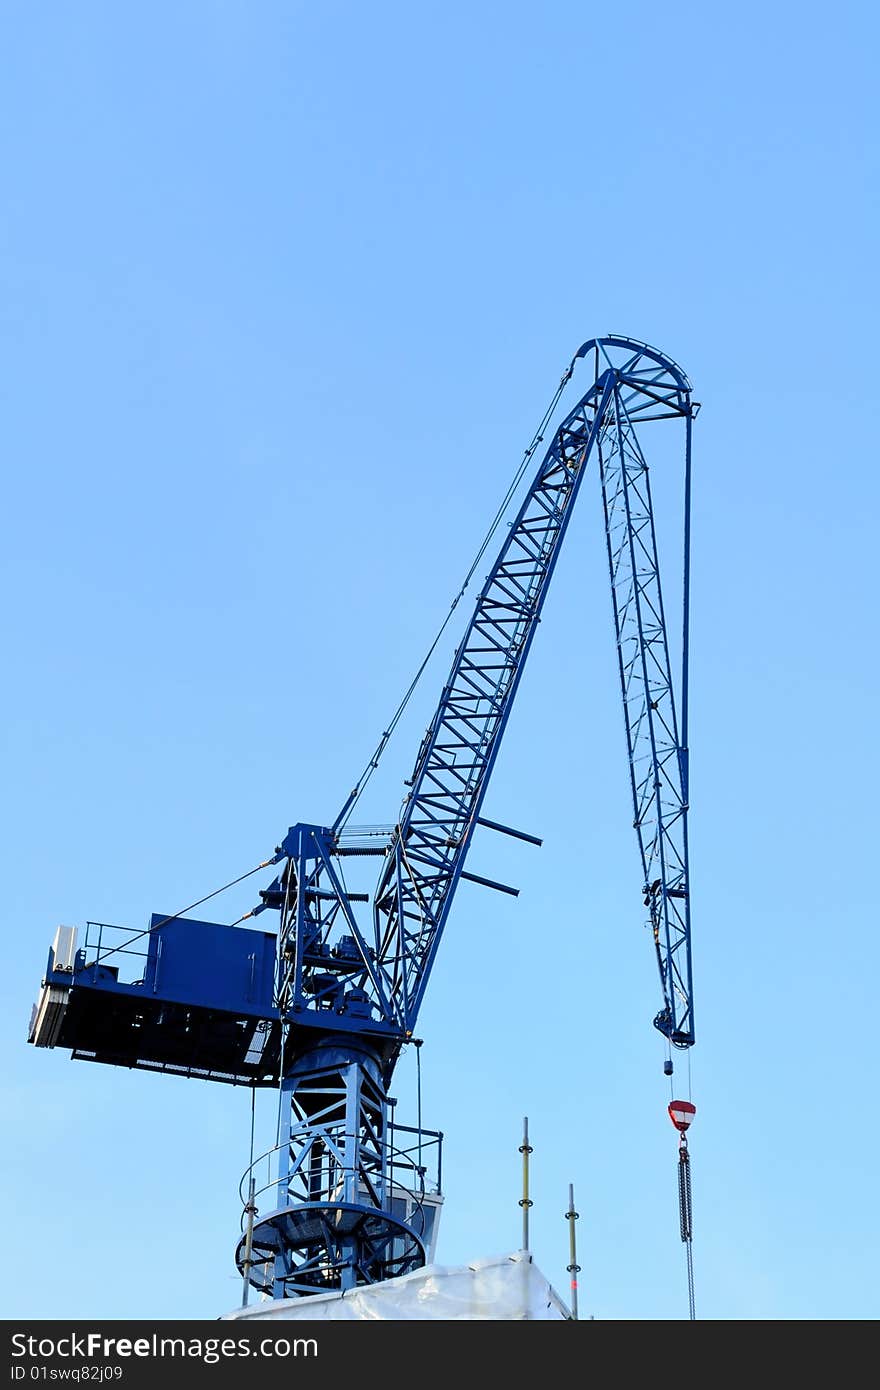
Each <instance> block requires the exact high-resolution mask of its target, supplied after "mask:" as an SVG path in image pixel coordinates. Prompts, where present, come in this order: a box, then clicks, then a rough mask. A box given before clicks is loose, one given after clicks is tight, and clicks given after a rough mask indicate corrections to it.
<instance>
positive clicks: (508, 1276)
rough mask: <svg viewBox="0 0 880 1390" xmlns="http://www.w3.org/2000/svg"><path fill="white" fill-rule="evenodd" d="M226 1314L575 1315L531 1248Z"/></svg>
mask: <svg viewBox="0 0 880 1390" xmlns="http://www.w3.org/2000/svg"><path fill="white" fill-rule="evenodd" d="M222 1316H223V1318H224V1319H226V1318H302V1319H304V1320H305V1321H307V1322H317V1321H323V1320H324V1319H335V1320H346V1321H352V1322H354V1321H360V1322H369V1321H373V1322H375V1321H382V1322H402V1321H405V1320H410V1319H421V1320H422V1321H424V1320H426V1319H436V1320H438V1321H447V1322H450V1321H455V1320H456V1319H459V1318H481V1319H484V1320H486V1319H493V1320H494V1319H505V1318H506V1319H520V1320H523V1319H529V1318H557V1319H566V1318H569V1317H570V1316H571V1315H570V1313H569V1310H568V1309H567V1308H566V1306H565V1304H564V1303H563V1302H562V1299H561V1298H560V1297H559V1295H558V1294H557V1293H556V1292H555V1291H554V1289H553V1288H552V1287H551V1285H550V1284H549V1283H548V1282H547V1280H546V1279H545V1278H544V1276H543V1274H542V1273H541V1271H540V1270H539V1269H538V1267H537V1265H536V1264H535V1263H534V1261H533V1259H532V1256H531V1255H530V1254H529V1252H528V1251H527V1250H517V1251H515V1252H514V1253H513V1254H510V1255H502V1256H499V1257H498V1258H497V1259H486V1260H475V1261H474V1262H473V1263H472V1264H468V1265H460V1266H457V1267H448V1266H446V1265H436V1264H435V1265H426V1266H425V1268H424V1269H417V1270H413V1272H412V1273H411V1274H403V1275H401V1276H400V1278H398V1279H386V1280H385V1282H384V1283H382V1284H368V1285H365V1286H363V1287H361V1288H357V1289H349V1290H348V1291H347V1292H346V1293H321V1294H308V1295H307V1296H306V1297H304V1298H277V1299H264V1300H262V1301H261V1302H258V1303H253V1304H251V1305H249V1306H248V1307H247V1308H237V1309H236V1310H235V1311H234V1312H232V1313H224V1314H223V1315H222Z"/></svg>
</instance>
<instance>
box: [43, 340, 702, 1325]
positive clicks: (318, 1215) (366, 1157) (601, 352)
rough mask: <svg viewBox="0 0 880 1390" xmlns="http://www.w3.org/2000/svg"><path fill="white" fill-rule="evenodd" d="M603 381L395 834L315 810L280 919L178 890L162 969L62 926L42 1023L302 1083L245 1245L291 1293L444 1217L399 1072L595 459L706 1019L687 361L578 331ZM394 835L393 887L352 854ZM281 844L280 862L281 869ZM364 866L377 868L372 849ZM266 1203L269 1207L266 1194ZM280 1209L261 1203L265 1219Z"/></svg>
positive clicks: (405, 1243)
mask: <svg viewBox="0 0 880 1390" xmlns="http://www.w3.org/2000/svg"><path fill="white" fill-rule="evenodd" d="M579 359H585V360H586V361H587V362H588V363H590V364H592V366H593V380H592V382H591V384H590V386H589V389H588V390H587V391H586V392H585V393H584V394H583V395H582V396H581V397H580V399H579V400H578V402H577V404H576V405H575V406H574V407H573V408H572V409H570V410H569V411H568V413H567V414H566V415H565V416H564V418H563V419H562V421H561V423H559V424H556V425H554V426H553V434H552V440H551V442H550V445H549V448H548V449H547V450H546V453H545V455H544V457H543V459H542V461H541V463H540V466H539V468H538V470H537V472H536V474H535V476H534V478H533V479H532V481H531V483H530V484H529V485H528V487H527V490H526V492H525V496H524V500H523V501H522V504H521V506H520V508H519V511H518V513H517V515H516V518H515V519H514V521H513V522H512V523H510V525H509V527H508V529H507V533H506V535H505V538H504V541H503V544H502V546H501V549H500V552H499V554H498V556H497V558H496V559H495V561H494V563H493V565H492V567H491V570H490V572H489V574H488V576H487V577H486V579H485V582H484V584H483V587H482V590H481V592H480V594H479V596H478V598H477V600H476V604H475V606H474V610H473V613H472V616H471V619H470V622H469V624H468V626H467V629H466V632H465V634H464V636H463V638H462V639H461V641H460V643H459V645H458V648H457V650H456V652H455V656H454V659H453V662H452V667H451V670H450V672H449V676H448V678H447V680H446V682H445V684H444V686H443V689H442V692H441V695H440V699H439V701H438V704H437V707H436V710H435V713H434V715H433V718H432V720H431V723H430V725H429V727H428V729H427V732H426V733H425V736H424V739H423V740H422V744H421V747H420V749H419V751H418V754H417V757H416V760H415V765H414V767H413V770H412V773H411V776H410V777H409V779H408V780H407V782H406V787H407V792H406V795H405V798H404V801H403V805H402V807H401V810H400V814H399V817H398V820H397V823H396V824H395V825H394V826H393V827H391V828H390V829H389V830H388V832H387V835H386V836H385V837H384V839H383V838H381V837H380V838H379V839H378V840H377V839H376V837H375V836H374V837H365V836H364V835H363V834H362V833H359V832H358V831H357V830H355V829H351V828H349V823H348V822H349V816H350V814H351V809H352V806H353V803H354V800H355V795H356V794H355V793H352V795H351V796H350V797H349V798H348V800H347V801H346V802H345V804H344V805H343V807H342V809H341V811H340V813H339V815H338V817H337V819H336V821H335V822H334V823H333V825H330V826H323V825H318V824H311V823H305V822H301V823H298V824H296V825H294V826H292V827H291V828H290V829H289V830H288V832H287V834H286V835H285V836H284V838H283V839H282V841H281V843H280V844H279V845H278V846H276V848H275V850H274V853H273V854H272V856H271V857H270V859H268V860H267V861H266V865H268V864H272V865H274V866H275V867H276V870H277V872H276V874H275V877H274V878H273V879H272V881H271V882H270V883H269V884H268V885H267V887H265V888H264V889H262V890H261V891H260V893H259V898H260V901H259V903H258V904H257V905H256V906H255V908H254V910H253V912H252V913H251V914H249V915H250V916H256V915H258V914H261V913H263V912H265V911H267V910H271V911H272V912H275V913H277V914H278V930H277V932H276V933H269V932H262V931H257V930H255V929H253V928H242V927H240V926H237V925H233V926H226V925H223V924H220V923H210V922H195V921H193V920H192V919H190V918H187V917H182V916H179V915H172V916H170V917H163V916H161V915H160V914H154V915H153V918H152V919H151V922H150V926H149V928H148V929H147V930H146V931H145V932H144V933H143V934H136V935H137V939H138V940H141V939H142V940H143V942H144V948H143V966H142V969H143V973H142V976H141V978H140V979H137V980H134V981H130V982H128V983H124V982H122V981H121V980H120V978H119V976H120V964H121V961H122V953H123V952H124V951H125V950H128V951H129V952H130V943H131V941H132V940H134V939H135V938H132V937H131V934H130V933H129V934H128V938H127V941H126V942H122V943H120V941H119V938H118V936H117V935H114V933H116V932H118V930H119V929H115V928H110V927H101V926H100V925H99V924H89V928H88V929H87V932H86V941H85V945H84V947H82V948H80V949H77V946H76V940H75V936H74V935H73V934H72V933H73V929H71V928H60V929H59V932H58V934H56V938H55V942H54V944H53V947H52V949H51V951H50V956H49V965H48V969H47V973H46V977H45V979H44V981H43V985H42V990H41V994H40V998H39V999H38V1001H37V1004H36V1005H35V1006H34V1010H33V1014H32V1020H31V1030H30V1035H29V1041H31V1042H33V1043H35V1044H36V1045H37V1046H56V1045H61V1046H67V1047H70V1048H71V1051H72V1054H73V1056H74V1057H78V1058H83V1059H88V1060H93V1061H101V1062H107V1063H111V1064H117V1065H124V1066H128V1067H131V1066H138V1067H148V1068H152V1069H154V1070H163V1071H172V1072H175V1073H178V1074H184V1075H188V1076H200V1077H202V1078H204V1079H208V1080H216V1081H225V1082H232V1083H235V1084H245V1085H250V1086H254V1087H257V1086H275V1087H277V1088H279V1091H280V1096H281V1103H282V1115H281V1119H280V1124H279V1133H278V1136H277V1138H278V1142H277V1143H276V1145H275V1146H274V1147H273V1148H272V1149H271V1150H270V1151H269V1153H268V1154H266V1155H263V1156H262V1158H261V1159H260V1160H257V1161H256V1162H255V1163H253V1164H252V1166H251V1168H250V1169H249V1170H248V1172H247V1173H246V1175H245V1179H244V1180H243V1181H244V1186H243V1196H244V1198H245V1210H246V1212H247V1214H248V1218H249V1219H248V1221H247V1227H246V1230H245V1231H244V1232H243V1234H242V1238H241V1240H240V1241H239V1244H238V1247H237V1250H236V1261H237V1264H238V1267H239V1269H240V1271H241V1272H242V1275H243V1279H244V1286H245V1289H247V1288H248V1287H253V1288H254V1289H257V1290H259V1291H260V1292H261V1293H263V1294H264V1295H265V1294H268V1295H270V1296H272V1297H274V1298H286V1297H298V1296H304V1295H308V1294H312V1293H316V1292H327V1291H330V1290H346V1289H349V1288H353V1287H356V1286H357V1285H360V1284H370V1283H378V1282H381V1281H383V1280H386V1279H388V1278H391V1277H393V1276H395V1275H397V1274H403V1273H407V1272H409V1271H410V1270H413V1269H417V1268H419V1267H420V1266H422V1265H424V1264H425V1263H426V1262H427V1260H428V1259H429V1257H430V1253H431V1250H432V1248H433V1242H434V1239H435V1235H436V1218H437V1213H438V1210H439V1201H440V1172H439V1167H440V1146H441V1136H440V1135H439V1134H437V1133H434V1132H430V1131H426V1130H424V1129H422V1128H421V1117H419V1125H418V1126H417V1127H406V1126H402V1125H399V1124H397V1123H396V1119H395V1116H394V1103H393V1101H391V1100H390V1097H389V1091H388V1088H389V1084H390V1082H391V1078H392V1075H393V1072H394V1069H395V1066H396V1063H397V1061H398V1059H399V1057H400V1054H401V1052H402V1050H403V1049H404V1048H405V1047H406V1046H407V1045H408V1044H409V1043H410V1042H411V1041H412V1040H413V1038H414V1030H415V1027H416V1021H417V1017H418V1013H419V1009H420V1006H421V1004H422V1001H423V998H424V995H425V991H426V989H427V987H428V983H429V979H430V974H431V970H432V967H433V965H434V962H435V959H436V955H437V951H438V948H439V945H440V941H441V938H442V934H443V930H444V927H445V925H446V922H447V919H448V916H449V912H450V909H451V906H452V902H453V898H454V895H455V891H456V888H457V885H458V883H459V882H460V880H461V879H462V878H465V879H472V880H475V881H476V882H478V883H483V884H486V885H487V886H489V887H493V888H500V889H501V890H502V891H510V890H505V888H504V885H502V884H497V883H493V882H492V881H491V880H487V879H482V878H478V877H477V876H476V875H473V874H469V873H468V872H467V870H466V868H465V863H466V859H467V855H468V851H469V849H470V845H471V841H472V838H473V836H474V833H475V831H476V830H477V828H478V827H480V826H488V827H490V828H493V829H495V830H501V831H504V832H506V833H509V834H514V835H520V838H524V839H529V838H533V837H529V836H528V835H522V834H521V832H518V831H514V830H510V829H509V828H508V827H506V826H502V825H500V824H498V823H497V822H493V821H487V820H486V819H484V818H483V817H482V816H481V808H482V803H483V799H484V796H485V793H486V789H487V785H488V782H489V778H490V776H491V773H492V769H493V766H494V764H495V759H496V757H497V756H498V752H499V749H500V745H501V741H502V738H503V734H504V730H505V727H506V725H507V721H508V718H509V716H510V712H511V709H512V706H513V702H514V699H515V696H516V692H517V688H518V685H519V681H520V679H521V677H522V674H523V670H524V667H525V663H526V658H527V656H528V653H529V650H530V647H531V643H532V639H533V637H534V635H535V631H536V628H537V625H538V622H539V619H540V615H541V610H542V607H543V604H544V601H545V598H546V596H547V592H548V589H549V586H550V582H551V579H552V576H553V572H554V568H555V565H556V562H557V560H558V558H559V554H560V550H561V547H562V543H563V540H564V538H565V535H566V531H567V528H568V524H569V521H570V519H571V515H572V512H573V509H574V505H575V502H576V499H577V497H578V495H579V492H580V488H581V484H582V481H583V478H584V476H585V474H586V472H587V470H588V465H589V463H590V461H591V459H593V460H595V467H596V469H597V472H598V474H599V480H600V486H601V493H602V502H603V508H604V518H605V533H606V538H607V556H608V566H609V575H610V583H611V594H612V600H613V611H614V624H615V633H616V643H617V654H618V673H619V679H620V688H621V695H622V702H623V711H624V723H625V729H626V738H627V748H628V753H629V768H630V780H631V791H632V799H633V813H634V825H635V829H636V833H637V837H638V843H639V850H640V855H641V864H642V884H641V892H642V895H643V902H644V905H645V907H646V908H647V909H648V913H649V923H650V928H651V932H652V937H653V941H654V947H655V951H656V956H657V963H658V967H659V976H660V985H661V1007H660V1010H659V1012H658V1013H657V1015H656V1017H655V1019H654V1023H655V1025H656V1027H657V1028H658V1029H659V1031H660V1032H661V1033H662V1034H664V1036H665V1037H666V1038H667V1039H668V1041H669V1043H670V1044H671V1045H672V1046H674V1047H677V1048H688V1047H690V1046H691V1045H692V1044H693V1041H694V1024H693V998H692V980H691V941H690V900H689V885H688V845H687V812H688V787H687V777H688V765H687V650H688V623H687V607H688V573H689V560H688V545H689V531H690V522H689V513H690V501H689V496H690V456H691V426H692V421H693V419H694V418H695V415H696V412H697V410H698V406H697V405H696V403H695V402H693V401H692V397H691V386H690V383H689V381H688V379H687V377H686V376H685V375H684V373H683V372H682V371H681V369H680V368H679V367H678V366H677V365H676V364H675V363H674V362H673V361H672V360H671V359H670V358H669V357H667V356H665V355H664V354H663V353H661V352H659V351H657V350H656V349H655V348H652V347H649V346H648V345H647V344H644V343H641V342H638V341H637V340H635V339H631V338H623V337H617V336H609V337H605V338H600V339H591V340H590V341H589V342H586V343H584V344H583V346H582V347H581V348H580V349H579V350H578V352H577V353H576V354H575V357H574V358H573V359H572V362H571V365H570V366H569V367H568V369H567V371H566V373H565V375H564V377H563V381H562V383H561V386H564V385H565V384H566V383H567V382H568V380H569V379H570V378H571V376H572V375H573V373H574V371H575V369H576V366H577V363H578V361H579ZM670 419H671V420H679V421H681V422H682V424H683V435H684V441H683V445H684V447H683V453H684V489H683V491H684V518H683V522H684V524H683V546H684V550H683V553H684V594H683V611H684V619H683V626H682V643H681V645H682V663H681V670H680V673H678V680H677V682H676V680H675V679H674V674H673V669H672V662H671V655H670V641H669V635H668V630H667V623H666V616H665V610H664V602H663V595H662V590H661V584H660V568H659V559H658V548H657V538H656V527H655V517H654V509H653V504H652V497H651V486H650V471H649V465H648V455H647V453H646V436H649V435H650V430H648V429H646V426H649V425H652V424H653V422H656V421H661V420H670ZM371 856H375V857H376V858H377V859H381V864H380V865H379V872H378V881H377V884H376V887H375V891H374V892H373V893H372V894H369V893H365V892H362V893H358V892H352V891H350V889H349V887H348V886H347V882H346V877H345V873H344V866H345V864H346V862H347V861H348V860H350V859H365V858H369V857H371ZM266 865H263V866H260V867H266ZM350 867H352V868H353V867H354V866H353V865H351V866H350ZM258 1203H259V1207H258V1206H257V1204H258ZM257 1218H258V1219H257Z"/></svg>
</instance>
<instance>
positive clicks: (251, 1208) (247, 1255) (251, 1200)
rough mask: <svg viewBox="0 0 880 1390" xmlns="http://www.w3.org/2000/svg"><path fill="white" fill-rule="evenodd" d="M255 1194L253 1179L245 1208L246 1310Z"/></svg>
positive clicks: (243, 1278) (244, 1294)
mask: <svg viewBox="0 0 880 1390" xmlns="http://www.w3.org/2000/svg"><path fill="white" fill-rule="evenodd" d="M254 1192H255V1181H254V1179H253V1178H251V1183H250V1188H249V1189H248V1200H247V1206H246V1207H245V1211H246V1212H247V1235H246V1236H245V1242H244V1260H243V1261H242V1265H241V1269H242V1290H241V1306H242V1308H246V1307H247V1301H248V1293H249V1292H250V1287H251V1265H252V1264H253V1260H252V1259H251V1251H252V1250H253V1244H254V1214H255V1212H256V1210H257V1209H256V1207H255V1206H254Z"/></svg>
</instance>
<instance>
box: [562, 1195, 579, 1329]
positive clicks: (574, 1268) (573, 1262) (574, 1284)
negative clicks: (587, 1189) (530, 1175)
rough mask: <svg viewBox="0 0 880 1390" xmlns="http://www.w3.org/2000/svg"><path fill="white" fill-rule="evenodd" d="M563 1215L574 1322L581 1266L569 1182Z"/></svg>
mask: <svg viewBox="0 0 880 1390" xmlns="http://www.w3.org/2000/svg"><path fill="white" fill-rule="evenodd" d="M565 1217H566V1220H567V1221H568V1258H569V1263H568V1264H567V1265H566V1269H567V1270H568V1272H569V1274H570V1275H571V1316H572V1319H573V1321H574V1322H577V1320H578V1279H577V1277H578V1274H579V1273H580V1268H581V1267H580V1265H579V1264H578V1262H577V1247H576V1244H575V1237H574V1223H575V1222H576V1221H577V1219H578V1213H577V1212H576V1211H575V1209H574V1187H573V1185H572V1184H571V1183H569V1185H568V1211H567V1212H566V1213H565Z"/></svg>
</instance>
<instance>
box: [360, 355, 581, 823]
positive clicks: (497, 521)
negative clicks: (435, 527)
mask: <svg viewBox="0 0 880 1390" xmlns="http://www.w3.org/2000/svg"><path fill="white" fill-rule="evenodd" d="M573 371H574V360H572V362H571V363H570V364H569V366H568V367H567V368H566V370H565V371H564V372H563V374H562V377H561V379H560V382H559V385H558V387H557V388H556V391H555V393H554V395H553V399H552V401H551V402H550V404H549V405H548V407H547V409H546V410H545V411H544V414H543V416H542V418H541V423H540V425H539V426H538V428H537V429H536V430H535V433H534V435H533V437H532V442H531V444H530V445H529V447H528V448H527V449H526V451H525V453H524V455H523V458H522V462H521V463H520V465H519V467H518V468H517V471H516V474H515V476H514V479H513V482H512V483H511V484H510V486H509V487H508V489H507V492H506V493H505V495H504V500H503V501H502V503H501V505H500V506H499V508H498V510H497V512H496V513H495V517H494V520H493V521H492V524H491V526H490V527H489V530H488V531H487V532H486V535H485V536H484V538H483V541H482V543H481V545H480V548H479V550H478V551H477V553H476V555H475V556H474V559H473V561H472V563H471V567H470V569H469V570H468V572H467V574H466V575H465V578H464V581H463V583H462V585H461V587H460V589H459V591H458V593H457V594H456V595H455V598H454V599H453V600H452V603H451V604H450V607H449V612H448V613H447V614H446V617H445V618H444V619H443V622H442V623H441V624H440V627H439V628H438V630H437V634H436V636H435V637H434V640H433V642H432V643H431V645H430V647H429V648H428V650H427V652H426V654H425V657H424V659H423V661H422V663H421V665H420V666H419V668H418V670H417V671H416V673H415V675H414V676H413V678H412V680H411V682H410V684H409V687H408V689H407V691H406V694H405V695H404V697H403V699H402V700H401V702H400V704H399V705H398V706H397V709H396V710H395V712H394V715H393V716H392V718H391V721H390V723H389V724H388V727H387V728H386V729H385V731H384V732H383V734H382V737H381V738H380V740H379V742H378V744H377V745H376V750H375V752H374V753H373V756H372V757H371V758H370V760H369V762H368V763H367V765H366V767H365V768H364V770H363V772H362V773H361V775H360V777H359V778H358V780H357V782H356V783H355V785H354V788H353V790H352V791H351V793H350V794H349V797H348V800H347V801H346V803H345V805H344V806H343V808H342V810H341V811H340V813H339V815H338V816H337V818H336V820H335V821H334V823H333V829H334V831H336V832H337V833H338V832H339V831H340V830H341V829H342V828H343V826H344V825H346V824H347V822H348V819H349V816H350V815H351V813H352V811H353V810H354V808H355V806H356V805H357V803H358V801H359V800H360V797H361V793H362V792H363V790H364V788H365V787H366V785H367V783H368V782H369V780H370V778H371V777H372V775H373V773H374V772H375V770H376V768H377V767H378V766H379V760H380V758H381V757H382V754H383V753H384V752H385V748H386V746H387V744H388V740H389V739H390V738H391V735H392V734H393V733H394V730H395V728H396V727H397V724H398V723H399V722H400V719H401V717H402V715H403V712H404V710H405V709H406V707H407V705H408V704H409V702H410V699H411V698H412V695H413V692H414V691H415V688H416V686H417V685H418V683H419V681H420V680H421V678H422V676H423V675H424V672H425V668H426V666H427V665H428V662H429V661H430V660H431V657H432V656H433V655H434V652H435V651H436V649H437V645H438V643H439V641H440V639H441V637H442V636H443V633H444V632H445V631H446V628H447V626H448V625H449V622H450V620H451V618H452V615H453V613H454V612H455V610H456V608H457V607H458V604H459V602H460V600H461V599H462V597H463V596H464V593H465V591H466V589H467V587H468V585H469V584H470V582H471V580H472V579H473V577H474V572H475V571H476V568H477V566H478V565H479V563H480V561H481V560H482V558H483V556H484V555H485V553H486V551H487V549H488V547H489V545H490V544H491V541H492V538H493V537H494V535H495V533H496V531H497V530H498V527H499V526H500V525H501V522H502V521H503V519H504V515H505V513H506V511H507V508H508V507H509V505H510V502H511V499H512V497H513V496H514V494H515V492H516V490H517V488H518V487H519V485H520V483H521V482H522V479H523V475H524V473H525V471H526V468H527V467H528V465H529V461H530V460H531V458H532V455H533V454H534V452H535V450H536V449H537V447H538V445H539V444H540V443H541V441H542V440H543V438H544V430H545V429H546V427H547V424H548V423H549V421H550V419H551V417H552V415H553V412H554V411H555V409H556V407H557V405H558V404H559V400H560V397H561V396H562V393H563V391H564V390H565V388H566V386H567V385H568V382H569V380H570V379H571V374H572V372H573Z"/></svg>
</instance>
